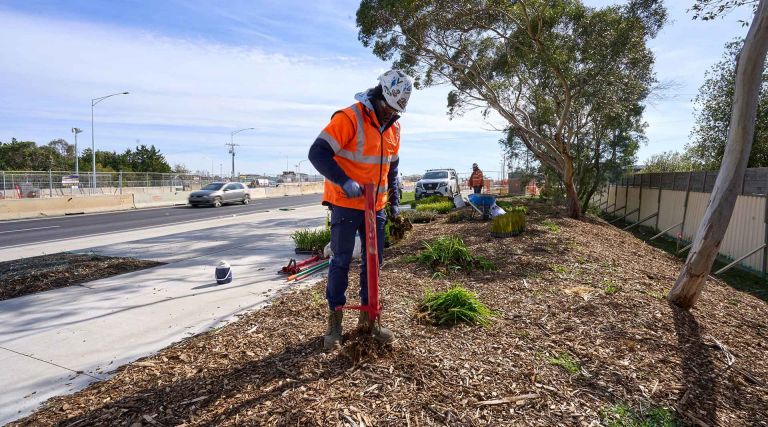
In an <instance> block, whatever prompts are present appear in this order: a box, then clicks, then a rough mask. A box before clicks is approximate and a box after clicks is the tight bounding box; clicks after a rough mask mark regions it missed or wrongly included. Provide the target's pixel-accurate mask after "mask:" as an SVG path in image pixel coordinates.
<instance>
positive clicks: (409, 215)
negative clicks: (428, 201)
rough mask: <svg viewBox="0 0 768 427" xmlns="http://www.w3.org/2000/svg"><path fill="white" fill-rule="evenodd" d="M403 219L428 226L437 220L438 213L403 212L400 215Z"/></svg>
mask: <svg viewBox="0 0 768 427" xmlns="http://www.w3.org/2000/svg"><path fill="white" fill-rule="evenodd" d="M400 215H401V216H402V217H404V218H406V219H408V220H409V221H411V223H413V224H426V223H428V222H432V221H434V220H436V219H437V212H435V211H414V210H410V211H403V212H402V213H401V214H400Z"/></svg>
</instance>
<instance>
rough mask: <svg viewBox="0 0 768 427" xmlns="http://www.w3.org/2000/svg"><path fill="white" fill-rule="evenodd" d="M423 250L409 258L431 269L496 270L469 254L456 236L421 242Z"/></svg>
mask: <svg viewBox="0 0 768 427" xmlns="http://www.w3.org/2000/svg"><path fill="white" fill-rule="evenodd" d="M422 245H423V247H424V249H423V250H422V251H421V253H419V254H418V255H415V256H414V257H412V258H411V261H417V262H420V263H422V264H425V265H428V266H430V267H431V268H433V269H438V268H445V269H447V270H448V271H459V270H464V271H472V270H474V269H476V268H479V269H480V270H496V266H495V265H493V263H492V262H490V261H488V260H487V259H485V258H483V257H475V256H474V255H472V254H471V253H470V252H469V249H468V248H467V246H466V245H465V244H464V241H463V240H462V239H461V238H460V237H458V236H443V237H439V238H437V239H435V240H434V241H432V242H431V243H430V242H422Z"/></svg>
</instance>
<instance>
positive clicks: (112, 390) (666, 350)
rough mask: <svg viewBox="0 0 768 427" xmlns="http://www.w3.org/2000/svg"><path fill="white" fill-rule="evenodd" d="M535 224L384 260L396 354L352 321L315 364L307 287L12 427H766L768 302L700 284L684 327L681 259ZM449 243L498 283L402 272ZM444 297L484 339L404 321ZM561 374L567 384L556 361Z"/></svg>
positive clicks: (575, 224) (318, 314)
mask: <svg viewBox="0 0 768 427" xmlns="http://www.w3.org/2000/svg"><path fill="white" fill-rule="evenodd" d="M528 218H529V226H528V230H527V231H526V232H525V233H524V234H522V235H521V236H518V237H514V238H507V239H492V238H490V237H488V231H487V227H488V225H487V224H484V223H480V222H462V223H458V224H446V223H445V222H444V219H443V220H440V221H437V222H435V223H431V224H425V225H418V226H416V227H415V228H414V230H413V231H412V232H410V233H409V234H408V236H407V237H406V239H405V240H404V241H403V242H401V243H400V244H398V245H396V246H394V247H392V248H390V249H388V250H387V254H386V262H385V265H384V266H383V272H382V276H381V283H382V300H383V301H382V303H383V306H384V315H383V319H384V323H385V324H386V325H387V326H389V327H390V328H391V329H392V330H393V331H394V332H395V333H396V334H397V338H396V341H395V342H394V344H393V345H391V346H390V347H386V348H381V347H378V346H376V345H375V344H373V343H371V342H370V339H369V338H366V337H363V336H358V335H356V334H355V333H354V332H353V329H354V325H355V319H354V317H355V315H354V313H348V314H347V316H346V317H345V320H344V326H345V332H346V334H345V336H346V340H347V342H346V343H345V345H344V346H343V347H342V348H341V349H340V350H336V351H332V352H330V353H324V352H323V351H322V350H321V347H322V334H323V333H324V326H325V313H326V310H327V309H326V306H325V303H324V297H323V295H324V293H323V286H324V283H318V284H317V285H314V286H311V287H309V288H305V289H297V290H295V291H292V292H288V293H284V294H283V295H282V296H280V297H279V298H277V299H276V300H275V301H274V304H272V305H271V306H269V307H267V308H264V309H262V310H259V311H255V312H251V313H248V314H246V315H244V316H242V317H241V319H240V320H239V321H237V322H235V323H232V324H230V325H228V326H225V327H223V328H221V329H218V330H215V331H212V332H209V333H206V334H203V335H199V336H196V337H191V338H189V339H187V340H185V341H184V342H182V343H179V344H177V345H174V346H172V347H169V348H167V349H165V350H163V351H161V352H160V353H159V354H157V355H155V356H152V357H149V358H146V359H143V360H141V361H139V362H134V363H132V364H130V365H127V366H125V367H123V368H120V369H119V370H118V372H117V373H116V374H115V376H114V377H113V378H111V379H109V380H107V381H104V382H101V383H97V384H94V385H92V386H90V387H89V388H87V389H85V390H83V391H80V392H78V393H76V394H74V395H71V396H64V397H58V398H54V399H52V400H50V401H49V402H48V404H47V406H46V407H45V408H43V409H41V410H40V411H38V412H37V413H35V414H33V415H32V416H30V417H28V418H25V419H23V420H20V421H19V422H18V423H14V424H18V425H34V426H38V425H57V424H58V425H69V426H85V425H89V426H90V425H125V426H139V425H146V426H150V425H151V426H161V425H162V426H172V425H227V426H228V425H281V426H282V425H291V426H313V425H332V426H336V425H338V426H364V425H365V426H429V425H450V426H498V425H533V426H598V425H605V424H606V421H605V420H606V417H607V416H608V415H610V414H611V413H612V412H611V411H612V408H629V409H630V410H631V411H633V412H635V413H636V414H646V413H649V412H650V411H652V410H654V409H658V408H661V409H662V410H667V411H669V412H670V413H671V414H672V415H673V416H674V417H675V418H676V419H677V421H678V422H679V423H681V424H684V425H700V426H715V425H719V426H765V425H768V357H767V356H768V307H766V303H765V302H763V301H761V300H759V299H757V298H755V297H753V296H751V295H748V294H745V293H741V292H739V291H736V290H734V289H731V288H730V287H728V286H727V285H726V284H724V283H723V282H721V281H719V280H717V279H711V280H710V281H709V284H708V285H707V287H706V289H705V291H704V293H703V295H702V297H701V299H700V300H699V302H698V305H697V307H696V308H695V309H694V310H692V311H690V312H685V311H681V310H678V309H676V308H673V307H671V306H670V305H668V304H667V302H666V300H665V294H666V292H667V290H668V289H669V288H670V287H671V286H672V284H673V283H674V280H675V278H676V277H677V272H678V271H679V269H680V261H679V260H677V259H675V258H674V257H672V256H670V255H668V254H666V253H664V252H662V251H660V250H658V249H656V248H653V247H650V246H648V245H646V244H644V243H643V242H642V241H640V240H638V239H636V238H635V237H633V236H632V235H630V234H627V233H625V232H622V231H620V230H618V229H616V228H614V227H613V226H610V225H608V224H606V223H605V222H603V221H601V220H594V219H588V220H584V221H574V220H571V219H567V218H563V217H562V216H558V215H557V212H554V211H549V212H548V211H546V210H544V209H538V208H537V207H536V206H531V212H530V214H529V217H528ZM544 219H549V220H551V221H554V222H555V223H556V224H557V225H558V226H559V228H560V229H559V231H557V232H553V231H550V230H548V229H547V227H545V226H543V225H541V221H543V220H544ZM448 234H455V235H459V236H462V237H463V238H464V240H465V242H466V243H467V245H468V246H469V247H470V248H471V250H472V251H473V253H474V254H475V255H482V256H485V257H487V258H489V259H491V260H493V261H494V262H495V263H496V264H497V265H498V266H499V268H500V269H499V271H496V272H479V271H476V272H472V273H470V274H465V273H454V274H452V275H450V276H448V277H447V278H441V279H432V272H431V271H428V270H427V269H426V268H425V267H422V266H418V265H414V264H409V263H406V262H405V261H404V258H405V257H406V256H407V255H412V254H414V253H416V252H417V251H418V249H419V247H420V245H421V241H422V240H430V239H433V238H435V237H436V236H440V235H448ZM352 271H353V272H355V273H354V274H350V277H351V281H352V282H353V283H352V284H351V285H350V290H349V293H348V294H349V296H350V301H354V299H353V298H352V296H353V295H355V294H356V292H357V291H356V289H357V285H356V283H357V274H356V271H357V270H356V268H353V269H352ZM454 284H459V285H461V286H464V287H466V288H469V289H471V290H473V291H475V292H477V293H478V294H479V296H480V298H481V299H482V300H483V301H485V302H486V303H487V304H488V305H489V306H490V308H492V309H493V310H495V311H496V313H497V314H496V318H495V320H494V321H493V323H492V324H491V325H490V326H487V327H482V326H456V327H452V328H437V327H434V326H431V325H428V324H423V323H419V322H418V321H416V320H415V318H414V314H415V313H414V310H415V306H416V304H417V302H418V301H419V300H420V298H421V297H422V295H423V292H424V290H425V289H445V288H447V287H449V286H451V285H454ZM563 357H567V358H569V359H570V360H572V361H573V362H574V364H575V366H576V369H575V370H571V371H568V370H566V369H564V368H563V367H562V366H559V365H558V364H557V363H556V362H555V361H556V360H558V358H563ZM606 414H608V415H606ZM614 425H622V424H614ZM649 425H652V424H649Z"/></svg>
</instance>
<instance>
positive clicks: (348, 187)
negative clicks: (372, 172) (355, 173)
mask: <svg viewBox="0 0 768 427" xmlns="http://www.w3.org/2000/svg"><path fill="white" fill-rule="evenodd" d="M341 188H342V190H344V194H346V195H347V197H348V198H350V199H354V198H355V197H360V196H362V195H363V187H361V186H360V184H358V183H357V182H356V181H354V180H352V179H348V180H347V182H345V183H344V185H342V186H341Z"/></svg>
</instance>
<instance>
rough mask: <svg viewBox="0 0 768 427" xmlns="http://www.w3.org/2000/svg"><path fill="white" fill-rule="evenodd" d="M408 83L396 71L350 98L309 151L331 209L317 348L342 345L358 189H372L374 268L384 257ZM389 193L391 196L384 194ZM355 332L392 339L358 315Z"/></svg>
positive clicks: (395, 198) (359, 223) (396, 199)
mask: <svg viewBox="0 0 768 427" xmlns="http://www.w3.org/2000/svg"><path fill="white" fill-rule="evenodd" d="M412 88H413V80H412V79H411V77H409V76H408V75H406V74H405V73H403V72H402V71H399V70H390V71H387V72H385V73H384V74H382V75H381V76H380V77H379V81H378V85H376V87H374V88H371V89H369V90H367V91H365V92H361V93H358V94H357V95H356V96H355V100H356V101H357V102H355V103H354V104H352V105H351V106H350V107H347V108H344V109H342V110H339V111H337V112H335V113H334V114H333V116H332V117H331V121H330V123H328V125H327V126H326V127H325V128H324V129H323V131H322V132H320V135H319V136H318V137H317V139H316V140H315V142H314V143H313V144H312V147H311V148H310V149H309V161H310V162H312V165H313V166H314V167H315V169H317V171H318V172H320V173H321V174H322V175H323V176H324V177H325V190H324V193H323V204H324V205H327V206H329V207H330V209H331V252H333V257H332V258H331V263H330V267H329V269H328V284H327V286H326V290H325V294H326V299H327V300H328V309H329V310H328V329H327V330H326V333H325V336H324V337H323V347H324V348H325V349H326V350H330V349H333V348H334V347H336V346H338V345H340V344H341V343H342V327H341V324H342V317H343V313H344V312H343V311H339V310H337V308H338V307H341V306H344V305H345V304H346V296H345V292H346V290H347V286H348V285H349V281H348V276H349V266H350V262H351V261H352V253H353V250H354V247H355V234H356V233H359V234H360V235H361V236H365V221H364V209H365V207H364V205H365V200H364V198H363V197H362V195H363V185H364V184H373V185H374V188H375V192H376V194H375V200H376V201H375V203H376V241H377V244H378V253H379V265H381V261H382V254H383V253H384V223H385V222H386V214H385V210H384V207H385V206H386V205H387V204H389V205H390V206H391V208H392V209H391V214H392V215H394V216H397V215H398V213H399V204H400V192H399V191H397V188H398V183H397V176H398V165H399V163H400V160H399V157H398V156H399V150H400V123H399V122H398V119H399V118H400V115H401V114H403V113H404V112H405V107H406V105H407V104H408V99H409V98H410V96H411V90H412ZM390 189H394V191H389V190H390ZM363 248H365V247H364V246H363ZM364 250H365V249H363V254H362V265H361V268H360V303H361V305H366V304H368V286H367V274H366V272H367V263H366V256H365V252H364ZM358 326H359V328H360V329H361V330H362V331H366V332H369V333H370V334H371V335H372V336H373V338H375V339H376V340H377V341H379V342H381V343H389V342H391V341H392V339H393V334H392V331H390V330H389V329H387V328H385V327H383V326H382V325H381V320H380V317H379V318H377V319H376V320H375V322H374V321H372V320H371V319H370V318H369V316H368V313H367V312H366V311H361V312H360V317H359V318H358Z"/></svg>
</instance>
